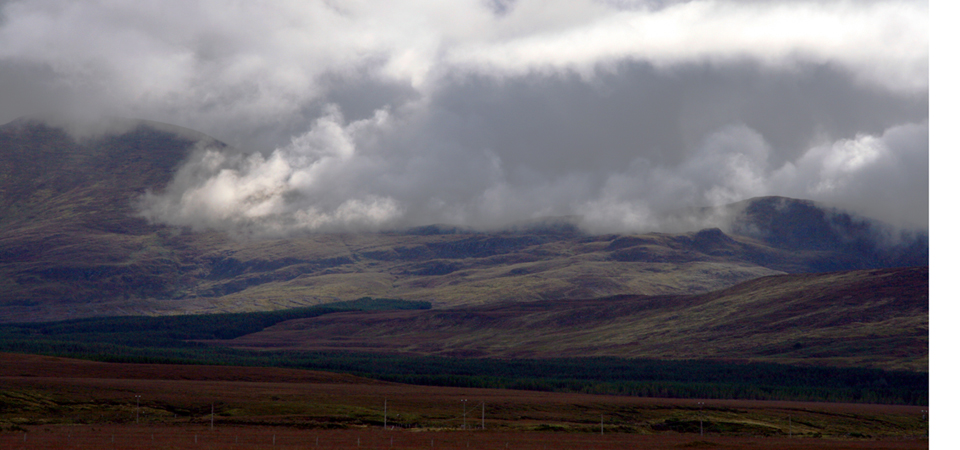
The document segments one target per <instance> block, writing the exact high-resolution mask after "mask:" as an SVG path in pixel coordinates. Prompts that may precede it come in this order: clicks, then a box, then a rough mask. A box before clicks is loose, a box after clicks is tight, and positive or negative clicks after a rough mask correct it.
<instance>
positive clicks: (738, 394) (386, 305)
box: [0, 298, 929, 405]
mask: <svg viewBox="0 0 960 450" xmlns="http://www.w3.org/2000/svg"><path fill="white" fill-rule="evenodd" d="M429 308H430V303H428V302H412V301H405V300H397V299H373V298H362V299H358V300H354V301H348V302H339V303H330V304H325V305H319V306H314V307H307V308H295V309H287V310H278V311H268V312H252V313H233V314H207V315H191V316H162V317H144V316H126V317H104V318H88V319H76V320H67V321H60V322H42V323H21V324H0V351H6V352H14V353H32V354H44V355H52V356H62V357H70V358H80V359H89V360H95V361H105V362H122V363H168V364H210V365H235V366H258V367H285V368H299V369H310V370H324V371H332V372H343V373H350V374H355V375H360V376H364V377H369V378H375V379H380V380H385V381H394V382H401V383H410V384H420V385H433V386H460V387H477V388H505V389H526V390H539V391H552V392H579V393H589V394H612V395H631V396H647V397H668V398H709V399H752V400H798V401H829V402H857V403H885V404H904V405H927V404H928V397H929V381H928V376H927V373H924V372H905V371H884V370H879V369H864V368H831V367H811V366H790V365H783V364H770V363H762V364H761V363H730V362H722V361H707V360H686V361H667V360H650V359H623V358H555V359H515V360H499V359H473V358H448V357H427V356H405V355H384V354H372V353H346V352H257V351H243V350H235V349H230V348H225V347H220V346H213V345H208V344H204V343H199V342H195V341H197V340H206V339H233V338H235V337H238V336H242V335H245V334H249V333H254V332H257V331H260V330H263V329H264V328H267V327H269V326H271V325H274V324H277V323H279V322H282V321H285V320H292V319H300V318H307V317H317V316H320V315H324V314H330V313H334V312H341V311H356V310H388V309H429Z"/></svg>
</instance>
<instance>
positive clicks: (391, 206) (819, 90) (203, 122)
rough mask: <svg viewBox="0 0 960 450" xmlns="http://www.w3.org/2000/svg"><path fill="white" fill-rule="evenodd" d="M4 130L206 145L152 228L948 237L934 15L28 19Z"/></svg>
mask: <svg viewBox="0 0 960 450" xmlns="http://www.w3.org/2000/svg"><path fill="white" fill-rule="evenodd" d="M0 8H2V9H0V14H2V15H0V119H4V121H6V120H12V119H14V118H16V117H18V116H20V115H24V114H31V113H36V112H45V111H56V112H58V113H59V114H66V115H68V116H69V115H73V116H75V117H91V116H99V115H119V116H128V117H141V118H145V119H151V120H156V121H161V122H168V123H173V124H176V125H180V126H185V127H188V128H194V129H198V130H200V131H203V132H206V133H208V134H211V135H213V136H216V137H217V138H219V139H222V140H224V141H226V142H228V143H230V144H231V145H232V146H233V147H234V148H232V149H217V148H198V150H197V152H196V153H195V154H194V155H193V157H192V158H191V159H190V160H189V161H188V162H187V163H186V164H185V165H184V167H183V169H182V170H181V171H180V172H179V173H178V174H177V175H176V178H175V179H174V180H173V181H172V182H171V184H170V185H169V186H168V187H167V189H166V190H165V191H163V192H154V193H149V194H148V195H147V196H145V198H144V199H143V201H142V202H141V207H142V209H143V214H144V215H146V216H147V217H150V218H151V219H152V220H156V221H159V222H163V223H168V224H172V225H181V226H191V227H195V228H201V229H219V230H229V231H233V232H243V233H253V234H266V235H284V234H287V233H291V232H316V231H334V230H361V229H362V230H375V229H385V228H394V227H404V226H415V225H425V224H430V223H448V224H457V225H466V226H472V227H477V228H495V227H498V226H503V225H504V224H509V223H513V222H517V221H523V220H528V219H532V218H536V217H543V216H562V215H576V216H580V217H581V218H582V222H581V224H582V226H584V227H585V228H587V229H589V230H592V231H597V232H605V231H620V232H623V231H642V230H650V229H658V228H663V227H664V226H666V225H665V224H664V223H662V222H661V221H660V219H659V217H660V213H661V212H663V211H668V210H676V209H679V208H684V207H689V206H707V205H716V204H721V203H726V202H732V201H738V200H743V199H746V198H749V197H753V196H760V195H785V196H792V197H800V198H809V199H813V200H818V201H822V202H825V203H829V204H833V205H838V206H842V207H846V208H850V209H853V210H854V211H857V212H860V213H862V214H865V215H868V216H872V217H877V218H880V219H883V220H886V221H889V222H891V223H893V224H895V225H901V226H919V227H926V225H927V215H928V206H927V204H928V201H927V196H928V192H927V180H928V175H927V173H928V168H927V166H928V156H927V155H928V147H929V146H928V140H927V135H928V129H927V121H928V112H927V104H928V97H929V93H928V84H927V77H928V75H927V70H928V42H927V27H928V25H927V21H928V8H927V4H926V2H914V1H847V2H820V1H800V0H795V1H780V2H774V1H771V2H757V1H699V0H693V1H632V2H631V1H619V2H618V1H588V0H559V1H558V0H552V1H549V2H548V1H545V0H515V1H506V0H503V1H492V0H477V1H469V2H467V1H464V2H449V1H436V0H419V1H417V0H408V1H396V0H394V1H373V0H368V1H349V2H348V1H336V0H329V1H325V2H316V1H311V2H306V1H273V2H269V3H268V2H230V1H225V0H224V1H200V2H181V1H165V2H155V1H144V2H135V3H128V2H113V1H107V0H102V1H90V2H66V1H55V0H23V1H9V2H6V3H4V4H2V6H0Z"/></svg>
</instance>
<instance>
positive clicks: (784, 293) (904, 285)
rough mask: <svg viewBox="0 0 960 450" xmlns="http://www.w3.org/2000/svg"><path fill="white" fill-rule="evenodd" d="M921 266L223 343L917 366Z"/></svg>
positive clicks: (387, 316) (376, 322)
mask: <svg viewBox="0 0 960 450" xmlns="http://www.w3.org/2000/svg"><path fill="white" fill-rule="evenodd" d="M927 286H928V281H927V269H926V268H907V269H883V270H870V271H851V272H836V273H827V274H808V275H781V276H773V277H766V278H761V279H756V280H752V281H749V282H746V283H742V284H739V285H737V286H734V287H732V288H729V289H726V290H722V291H719V292H713V293H709V294H703V295H695V296H660V297H638V296H628V297H620V298H607V299H595V300H566V301H548V302H534V303H524V304H501V305H493V306H484V307H473V308H454V309H447V310H430V311H404V312H383V313H341V314H334V315H329V316H324V317H318V318H312V319H303V320H295V321H289V322H285V323H281V324H278V325H276V326H274V327H271V328H268V329H266V330H264V331H262V332H259V333H255V334H251V335H247V336H243V337H240V338H237V339H234V340H231V341H227V342H224V343H226V344H227V345H230V346H234V347H236V348H270V349H274V350H277V349H291V350H292V349H314V350H316V349H324V350H334V349H341V350H349V349H354V350H358V349H362V350H365V351H369V350H370V349H379V350H380V351H392V352H407V353H415V354H432V355H451V356H481V357H503V358H517V357H561V356H585V355H590V356H600V355H604V356H618V357H644V358H662V359H687V358H693V359H724V360H752V361H768V362H780V363H790V364H796V363H802V364H821V365H829V366H847V367H876V368H884V369H896V370H919V371H926V370H927V365H928V314H929V308H928V293H927V292H928V291H927V289H928V288H927Z"/></svg>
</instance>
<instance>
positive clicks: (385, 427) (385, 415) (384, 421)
mask: <svg viewBox="0 0 960 450" xmlns="http://www.w3.org/2000/svg"><path fill="white" fill-rule="evenodd" d="M383 429H384V430H386V429H387V399H383Z"/></svg>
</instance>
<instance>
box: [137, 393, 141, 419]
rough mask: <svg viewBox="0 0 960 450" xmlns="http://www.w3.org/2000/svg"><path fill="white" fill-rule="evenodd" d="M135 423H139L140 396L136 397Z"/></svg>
mask: <svg viewBox="0 0 960 450" xmlns="http://www.w3.org/2000/svg"><path fill="white" fill-rule="evenodd" d="M136 397H137V423H140V396H139V395H137V396H136Z"/></svg>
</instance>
